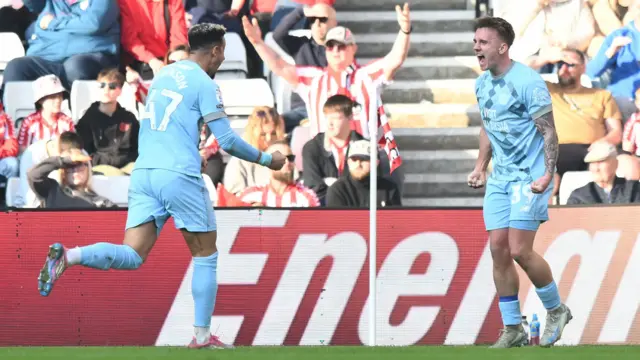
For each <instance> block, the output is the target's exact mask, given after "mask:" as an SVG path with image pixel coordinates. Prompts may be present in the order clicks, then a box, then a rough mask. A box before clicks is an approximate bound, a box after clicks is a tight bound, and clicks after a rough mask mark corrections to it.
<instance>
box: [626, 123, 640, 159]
mask: <svg viewBox="0 0 640 360" xmlns="http://www.w3.org/2000/svg"><path fill="white" fill-rule="evenodd" d="M622 145H623V147H624V148H625V149H624V150H627V151H629V152H631V153H634V154H636V155H637V156H640V113H635V114H633V115H631V117H630V118H629V120H628V121H627V124H626V125H625V126H624V132H623V135H622Z"/></svg>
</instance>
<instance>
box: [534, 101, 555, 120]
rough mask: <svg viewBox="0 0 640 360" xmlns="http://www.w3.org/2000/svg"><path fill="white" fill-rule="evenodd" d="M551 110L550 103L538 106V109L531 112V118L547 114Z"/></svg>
mask: <svg viewBox="0 0 640 360" xmlns="http://www.w3.org/2000/svg"><path fill="white" fill-rule="evenodd" d="M552 110H553V106H551V104H549V105H547V106H545V107H542V108H540V109H539V110H538V111H536V112H535V113H533V114H532V115H531V118H532V119H533V120H536V119H538V118H539V117H541V116H543V115H547V114H548V113H550V112H551V111H552Z"/></svg>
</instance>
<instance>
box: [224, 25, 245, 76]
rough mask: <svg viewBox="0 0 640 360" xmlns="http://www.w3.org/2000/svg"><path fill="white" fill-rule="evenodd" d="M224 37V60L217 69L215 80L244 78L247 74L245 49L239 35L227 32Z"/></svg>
mask: <svg viewBox="0 0 640 360" xmlns="http://www.w3.org/2000/svg"><path fill="white" fill-rule="evenodd" d="M224 39H225V41H226V43H227V44H226V47H225V49H224V57H225V60H224V62H223V63H222V65H221V66H220V69H218V73H217V74H216V80H230V79H246V78H247V74H248V69H247V55H246V53H247V50H246V48H245V47H244V44H243V43H242V39H240V35H238V34H236V33H227V34H225V35H224Z"/></svg>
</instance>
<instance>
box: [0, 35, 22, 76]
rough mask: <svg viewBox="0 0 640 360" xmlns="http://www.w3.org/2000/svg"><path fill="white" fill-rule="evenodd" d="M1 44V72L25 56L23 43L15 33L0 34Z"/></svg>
mask: <svg viewBox="0 0 640 360" xmlns="http://www.w3.org/2000/svg"><path fill="white" fill-rule="evenodd" d="M0 44H2V46H0V70H4V69H5V68H6V67H7V64H8V63H9V61H11V60H13V59H15V58H19V57H23V56H24V55H25V52H24V46H22V41H21V40H20V38H19V37H18V35H17V34H15V33H0Z"/></svg>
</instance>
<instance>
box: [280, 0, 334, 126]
mask: <svg viewBox="0 0 640 360" xmlns="http://www.w3.org/2000/svg"><path fill="white" fill-rule="evenodd" d="M303 19H304V20H306V21H308V22H309V23H310V24H311V37H310V38H307V37H304V36H302V37H299V36H293V35H289V31H291V30H292V29H293V28H294V27H295V25H296V23H298V22H299V21H300V20H303ZM336 25H337V23H336V11H335V10H334V9H333V8H332V7H331V6H329V5H327V4H324V3H317V4H315V5H313V7H307V6H305V7H299V8H297V9H296V10H294V11H293V12H291V13H289V14H288V15H287V16H285V17H284V18H283V19H282V21H281V22H280V24H279V25H278V26H277V27H276V29H275V30H274V31H273V40H274V41H275V42H276V43H277V44H278V45H279V46H280V47H281V48H282V50H284V51H285V52H286V53H287V54H289V55H290V56H291V57H292V58H293V59H294V60H295V63H296V66H311V67H315V68H322V69H324V68H326V67H327V66H328V63H327V55H326V48H325V46H324V45H325V41H326V39H327V32H328V31H329V30H330V29H332V28H334V27H335V26H336ZM291 103H292V106H291V108H292V109H291V111H288V112H286V113H284V114H282V117H283V118H284V121H285V125H286V131H287V132H290V131H292V130H293V128H295V127H296V126H298V125H299V124H300V122H301V121H302V120H303V119H306V118H307V116H308V115H307V109H306V106H305V103H304V100H302V99H301V98H300V96H298V95H297V94H293V96H292V98H291Z"/></svg>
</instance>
